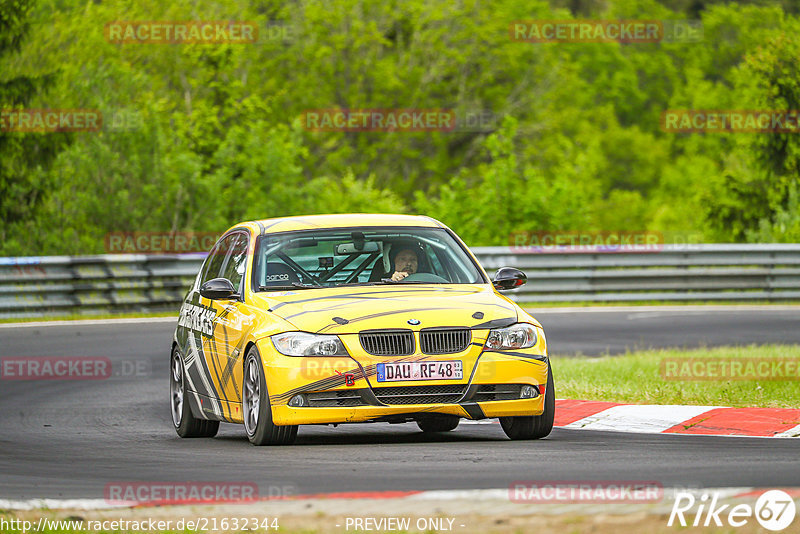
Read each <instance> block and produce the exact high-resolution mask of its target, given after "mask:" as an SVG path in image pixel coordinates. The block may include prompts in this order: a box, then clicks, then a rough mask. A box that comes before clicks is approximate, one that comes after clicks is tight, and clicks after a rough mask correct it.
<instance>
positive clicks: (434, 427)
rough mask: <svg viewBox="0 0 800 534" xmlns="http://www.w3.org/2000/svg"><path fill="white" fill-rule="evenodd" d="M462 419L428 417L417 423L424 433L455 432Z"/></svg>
mask: <svg viewBox="0 0 800 534" xmlns="http://www.w3.org/2000/svg"><path fill="white" fill-rule="evenodd" d="M459 421H461V418H460V417H458V416H457V415H437V416H435V417H426V418H425V419H420V420H419V421H417V426H418V427H419V429H420V430H422V431H423V432H426V433H428V432H450V431H451V430H455V428H456V427H457V426H458V423H459Z"/></svg>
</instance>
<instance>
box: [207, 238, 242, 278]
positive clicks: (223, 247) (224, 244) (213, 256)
mask: <svg viewBox="0 0 800 534" xmlns="http://www.w3.org/2000/svg"><path fill="white" fill-rule="evenodd" d="M236 237H237V236H236V234H232V235H229V236H228V237H226V238H225V239H223V240H222V241H219V242H218V243H217V244H216V246H214V248H212V249H211V252H210V253H209V254H208V259H207V260H206V267H205V269H206V270H205V272H204V273H203V277H202V278H201V279H200V285H203V284H204V283H206V282H208V281H209V280H211V279H212V278H218V277H219V276H220V274H219V273H220V271H221V270H222V264H223V263H224V262H225V256H227V255H228V252H229V251H230V249H231V245H233V240H234V239H236Z"/></svg>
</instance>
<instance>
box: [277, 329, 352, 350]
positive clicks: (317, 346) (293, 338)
mask: <svg viewBox="0 0 800 534" xmlns="http://www.w3.org/2000/svg"><path fill="white" fill-rule="evenodd" d="M272 344H273V345H275V348H276V349H277V351H278V352H280V353H281V354H284V355H286V356H348V353H347V349H345V348H344V345H343V344H342V341H341V340H340V339H339V336H333V335H317V334H309V333H306V332H285V333H283V334H275V335H274V336H272Z"/></svg>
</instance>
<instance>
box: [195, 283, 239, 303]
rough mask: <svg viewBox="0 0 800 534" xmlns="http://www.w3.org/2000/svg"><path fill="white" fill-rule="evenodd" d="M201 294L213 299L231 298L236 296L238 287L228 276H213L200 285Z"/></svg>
mask: <svg viewBox="0 0 800 534" xmlns="http://www.w3.org/2000/svg"><path fill="white" fill-rule="evenodd" d="M200 295H202V296H204V297H205V298H207V299H211V300H221V299H231V298H235V297H236V289H234V287H233V284H232V283H231V281H230V280H228V279H227V278H212V279H211V280H209V281H208V282H205V283H204V284H203V285H202V286H200Z"/></svg>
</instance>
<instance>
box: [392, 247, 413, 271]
mask: <svg viewBox="0 0 800 534" xmlns="http://www.w3.org/2000/svg"><path fill="white" fill-rule="evenodd" d="M394 265H395V271H398V272H406V273H408V274H414V273H416V272H417V267H418V265H417V255H416V254H414V251H413V250H409V249H407V248H406V249H403V250H401V251H400V252H398V253H397V257H396V258H395V259H394Z"/></svg>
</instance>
